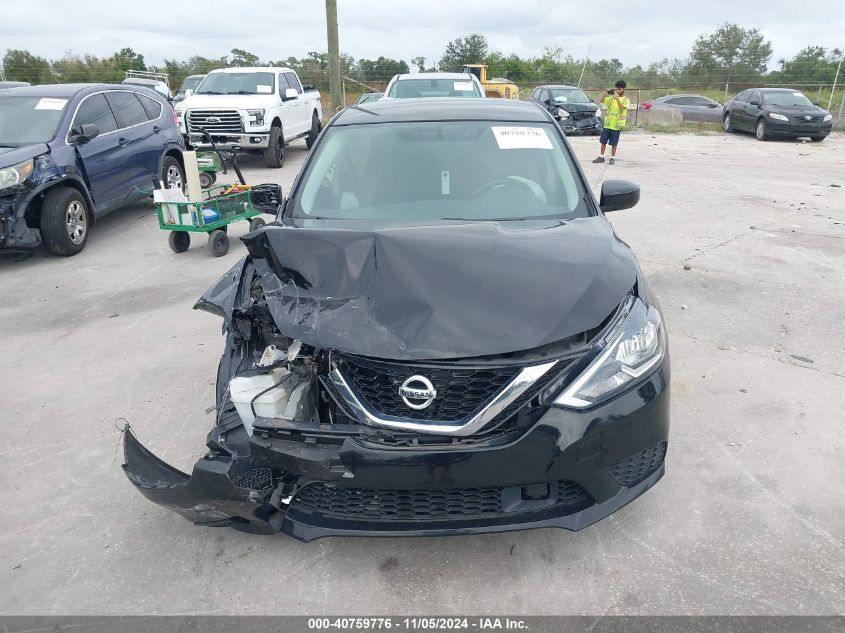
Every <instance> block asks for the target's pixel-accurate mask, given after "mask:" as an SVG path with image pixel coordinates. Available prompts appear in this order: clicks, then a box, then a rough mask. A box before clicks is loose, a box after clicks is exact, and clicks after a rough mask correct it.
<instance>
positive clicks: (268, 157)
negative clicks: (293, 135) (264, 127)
mask: <svg viewBox="0 0 845 633" xmlns="http://www.w3.org/2000/svg"><path fill="white" fill-rule="evenodd" d="M284 164H285V138H284V136H283V135H282V128H280V127H277V126H273V127H271V128H270V142H269V143H268V145H267V149H265V150H264V166H265V167H272V168H275V169H278V168H279V167H281V166H282V165H284Z"/></svg>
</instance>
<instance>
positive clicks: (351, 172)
mask: <svg viewBox="0 0 845 633" xmlns="http://www.w3.org/2000/svg"><path fill="white" fill-rule="evenodd" d="M585 197H586V195H585V192H584V190H583V188H582V185H581V182H580V180H579V178H578V176H577V173H576V170H575V167H574V166H573V159H572V156H571V155H570V152H569V151H568V150H567V149H565V148H564V146H563V145H562V143H561V142H560V139H559V137H558V133H557V131H556V129H555V128H554V127H553V126H552V125H550V124H546V123H502V122H489V121H442V122H425V123H382V124H372V125H353V126H334V127H330V128H328V129H327V130H326V137H325V139H324V140H323V142H321V143H320V144H319V145H318V146H317V149H316V154H315V156H314V158H313V159H312V160H311V161H309V166H308V168H307V170H306V171H305V173H304V175H303V180H302V185H301V187H299V194H298V195H297V196H296V198H297V199H296V201H295V202H294V207H293V209H294V211H293V215H294V217H307V218H309V217H310V218H318V219H337V220H384V221H385V222H390V223H395V222H399V223H403V222H425V221H432V220H466V221H484V220H490V221H494V220H495V221H506V220H527V219H544V218H560V219H566V218H575V217H585V216H588V215H591V211H590V208H589V207H588V205H587V203H586V202H585Z"/></svg>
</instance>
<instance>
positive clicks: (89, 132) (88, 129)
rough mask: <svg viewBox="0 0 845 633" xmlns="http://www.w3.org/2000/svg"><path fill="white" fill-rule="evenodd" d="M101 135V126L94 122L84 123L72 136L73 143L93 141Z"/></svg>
mask: <svg viewBox="0 0 845 633" xmlns="http://www.w3.org/2000/svg"><path fill="white" fill-rule="evenodd" d="M99 135H100V128H98V127H97V126H96V125H94V124H93V123H83V124H82V125H80V126H79V129H78V130H77V131H76V133H75V134H73V135H72V136H71V137H70V140H71V142H72V143H80V144H82V143H87V142H88V141H93V140H94V139H95V138H97V137H98V136H99Z"/></svg>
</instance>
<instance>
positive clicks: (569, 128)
mask: <svg viewBox="0 0 845 633" xmlns="http://www.w3.org/2000/svg"><path fill="white" fill-rule="evenodd" d="M528 100H529V101H533V102H534V103H536V104H538V105H540V107H542V108H544V109H545V110H548V112H549V114H551V115H552V116H553V117H554V118H555V119H557V121H558V123H560V127H561V129H563V133H564V134H566V135H567V136H571V135H574V134H601V129H602V120H601V109H600V108H599V106H598V105H596V104H595V103H593V101H592V100H591V99H590V98H589V97H588V96H587V95H586V94H584V91H583V90H581V89H580V88H577V87H576V86H538V87H537V88H535V89H534V91H533V92H532V93H531V96H530V97H529V98H528Z"/></svg>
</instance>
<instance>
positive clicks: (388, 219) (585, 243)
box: [124, 99, 669, 541]
mask: <svg viewBox="0 0 845 633" xmlns="http://www.w3.org/2000/svg"><path fill="white" fill-rule="evenodd" d="M638 199H639V188H638V187H637V186H636V185H634V184H632V183H629V182H625V181H619V180H615V181H614V180H609V181H606V182H605V183H604V185H603V187H602V191H601V197H600V199H599V200H596V199H595V197H594V196H593V195H592V193H591V192H590V189H589V188H588V186H587V182H586V179H585V178H584V174H583V173H582V172H581V170H580V169H579V167H578V164H577V162H576V160H575V157H574V156H573V153H572V150H571V149H570V148H569V146H568V145H567V142H566V139H565V138H564V136H563V135H562V133H561V131H560V128H559V127H558V126H557V125H556V124H555V122H554V120H553V119H552V117H551V115H549V113H548V112H545V111H543V110H542V109H540V108H538V107H536V106H535V105H534V104H530V103H525V102H518V101H509V100H504V99H467V100H460V99H458V100H455V99H424V100H415V99H408V100H404V99H403V100H394V101H379V102H376V103H368V104H366V105H365V106H353V107H351V108H347V109H346V110H343V111H342V112H341V113H339V114H338V115H337V116H335V118H334V119H333V120H332V122H331V124H330V125H328V126H327V127H326V129H325V131H324V132H323V133H322V135H321V136H320V138H319V140H318V141H317V142H316V145H315V147H314V149H313V150H312V152H311V153H310V155H309V156H308V159H307V160H306V163H305V165H304V166H303V168H302V172H301V173H300V175H299V176H298V178H297V180H296V181H295V183H294V185H293V188H292V190H291V192H290V196H289V198H287V200H286V202H285V205H284V209H283V211H281V213H280V217H279V220H278V222H277V223H275V224H273V225H271V226H268V227H266V228H264V229H261V230H259V231H255V232H252V233H249V234H248V235H247V236H246V237H245V238H244V241H245V242H246V246H247V249H248V253H249V254H248V255H247V256H246V257H245V258H244V259H242V260H241V261H240V262H239V263H238V264H237V265H236V266H235V267H234V268H232V269H231V270H230V271H229V272H228V273H226V275H224V276H223V277H222V278H221V279H220V280H219V281H217V282H216V283H215V284H214V285H213V286H212V287H211V288H210V289H209V290H208V291H207V292H206V294H205V295H204V296H203V297H202V298H201V299H200V300H199V301H198V302H197V304H196V307H197V308H198V309H201V310H206V311H208V312H211V313H214V314H216V315H219V316H220V317H221V318H222V319H223V323H224V331H225V333H226V343H225V346H224V353H223V357H222V359H221V361H220V366H219V369H218V373H217V391H216V395H217V410H216V423H215V425H214V427H213V428H212V430H211V433H210V435H209V438H208V452H207V453H206V455H205V457H203V458H202V459H200V460H199V462H197V464H196V466H195V467H194V471H193V473H192V474H191V475H188V474H185V473H182V472H180V471H178V470H176V469H174V468H172V467H171V466H169V465H167V464H165V463H164V462H163V461H161V460H159V459H158V458H157V457H155V455H153V454H152V453H151V452H150V451H148V450H147V449H146V448H144V446H143V445H142V444H141V443H140V442H139V440H138V439H137V437H136V435H135V434H134V433H133V431H131V430H127V431H126V433H125V436H124V449H125V464H124V469H125V471H126V474H127V476H128V477H129V479H130V481H131V482H132V483H133V484H134V485H135V486H137V487H138V489H139V490H140V491H141V493H142V494H144V495H145V496H146V497H147V498H149V499H150V500H152V501H154V502H156V503H159V504H161V505H163V506H165V507H167V508H169V509H171V510H174V511H175V512H177V513H179V514H181V515H182V516H184V517H185V518H187V519H189V520H190V521H193V522H195V523H197V524H199V525H206V526H231V527H234V528H237V529H240V530H245V531H250V532H261V533H276V532H285V533H287V534H290V535H292V536H294V537H296V538H298V539H302V540H306V541H308V540H312V539H314V538H318V537H321V536H329V535H341V534H343V535H412V534H414V535H420V534H461V533H473V532H494V531H503V530H513V529H520V528H538V527H560V528H566V529H570V530H579V529H581V528H583V527H586V526H588V525H590V524H591V523H593V522H595V521H598V520H599V519H601V518H603V517H605V516H607V515H608V514H610V513H612V512H615V511H616V510H618V509H619V508H621V507H622V506H624V505H625V504H627V503H629V502H630V501H632V500H633V499H635V498H636V497H638V496H639V495H641V494H642V493H643V492H645V491H646V490H648V489H649V488H650V487H651V486H653V485H654V484H655V483H656V482H657V481H658V480H659V479H660V478H661V477H662V476H663V472H664V458H665V456H666V449H667V439H668V431H669V357H668V351H667V341H666V331H665V327H664V324H663V320H662V317H661V314H660V309H659V307H658V304H657V301H656V299H655V298H654V296H653V295H652V294H651V293H650V292H649V290H648V288H647V286H646V283H645V280H644V278H643V275H642V272H641V271H640V268H639V266H638V264H637V261H636V259H635V258H634V255H633V254H632V253H631V250H630V249H629V248H628V246H627V245H626V244H625V243H624V242H622V241H621V240H620V239H619V238H618V237H616V235H615V234H614V232H613V229H612V227H611V225H610V224H609V222H608V221H607V219H606V218H605V213H607V212H609V211H618V210H621V209H625V208H629V207H632V206H634V205H635V204H636V203H637V201H638ZM196 406H197V407H201V406H203V403H200V402H199V401H198V402H197V403H196ZM136 430H137V431H139V432H140V434H143V435H149V432H148V431H146V430H145V429H143V427H142V426H141V425H138V428H137V429H136ZM166 441H167V438H166V437H163V438H162V437H159V438H157V440H156V443H157V444H159V445H161V444H162V442H166Z"/></svg>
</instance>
